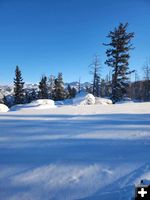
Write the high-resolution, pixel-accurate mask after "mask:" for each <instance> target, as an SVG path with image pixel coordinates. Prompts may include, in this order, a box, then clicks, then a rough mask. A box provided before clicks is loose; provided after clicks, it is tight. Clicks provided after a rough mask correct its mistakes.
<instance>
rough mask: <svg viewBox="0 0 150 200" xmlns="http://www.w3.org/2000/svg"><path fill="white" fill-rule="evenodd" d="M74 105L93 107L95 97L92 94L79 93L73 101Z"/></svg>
mask: <svg viewBox="0 0 150 200" xmlns="http://www.w3.org/2000/svg"><path fill="white" fill-rule="evenodd" d="M73 104H74V105H93V104H95V97H94V96H93V95H92V94H88V93H86V92H83V91H82V92H80V93H78V94H77V95H76V97H75V98H74V99H73Z"/></svg>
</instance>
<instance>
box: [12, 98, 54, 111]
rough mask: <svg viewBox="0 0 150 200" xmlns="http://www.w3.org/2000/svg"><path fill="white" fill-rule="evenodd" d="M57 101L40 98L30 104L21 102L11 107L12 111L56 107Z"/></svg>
mask: <svg viewBox="0 0 150 200" xmlns="http://www.w3.org/2000/svg"><path fill="white" fill-rule="evenodd" d="M55 107H56V106H55V102H54V101H53V100H51V99H38V100H35V101H32V102H31V103H28V104H19V105H15V106H12V107H11V109H10V110H11V111H16V110H24V109H49V108H55Z"/></svg>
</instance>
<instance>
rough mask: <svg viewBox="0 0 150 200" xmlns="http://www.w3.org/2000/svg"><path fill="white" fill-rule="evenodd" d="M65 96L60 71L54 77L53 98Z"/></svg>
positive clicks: (58, 99) (57, 99)
mask: <svg viewBox="0 0 150 200" xmlns="http://www.w3.org/2000/svg"><path fill="white" fill-rule="evenodd" d="M65 96H66V95H65V90H64V82H63V77H62V73H58V77H57V78H56V79H55V89H54V100H55V101H60V100H64V99H65Z"/></svg>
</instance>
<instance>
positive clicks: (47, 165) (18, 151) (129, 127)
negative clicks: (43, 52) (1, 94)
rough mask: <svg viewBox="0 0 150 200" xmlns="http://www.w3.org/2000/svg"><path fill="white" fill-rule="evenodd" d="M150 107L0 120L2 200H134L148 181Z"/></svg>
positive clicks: (61, 110) (69, 110) (41, 112)
mask: <svg viewBox="0 0 150 200" xmlns="http://www.w3.org/2000/svg"><path fill="white" fill-rule="evenodd" d="M149 108H150V103H134V104H131V103H129V104H118V105H117V104H116V105H78V106H61V107H55V108H53V109H31V108H30V109H21V110H18V111H14V112H7V113H1V114H0V200H20V199H21V200H28V199H30V200H35V199H36V200H41V199H42V200H59V199H60V200H75V199H80V200H81V199H92V200H96V199H101V200H104V199H107V200H112V195H113V198H114V199H116V200H119V199H123V200H128V199H131V196H132V195H133V189H134V188H133V186H134V184H135V183H139V181H140V180H141V179H150V156H149V152H150V111H149V110H150V109H149Z"/></svg>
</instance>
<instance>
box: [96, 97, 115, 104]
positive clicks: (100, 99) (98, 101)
mask: <svg viewBox="0 0 150 200" xmlns="http://www.w3.org/2000/svg"><path fill="white" fill-rule="evenodd" d="M95 104H102V105H107V104H112V100H110V99H105V98H100V97H95Z"/></svg>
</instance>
